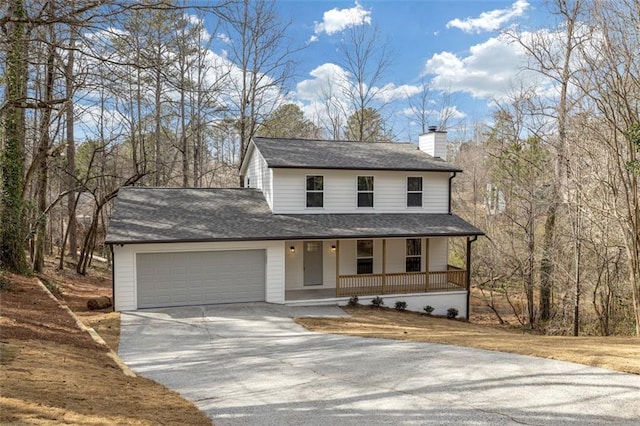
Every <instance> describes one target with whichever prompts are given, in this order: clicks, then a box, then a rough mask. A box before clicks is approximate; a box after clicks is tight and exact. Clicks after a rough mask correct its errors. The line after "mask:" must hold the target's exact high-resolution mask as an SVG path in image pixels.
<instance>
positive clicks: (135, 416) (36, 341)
mask: <svg viewBox="0 0 640 426" xmlns="http://www.w3.org/2000/svg"><path fill="white" fill-rule="evenodd" d="M45 278H51V277H45ZM82 278H83V277H80V276H78V277H74V279H73V280H72V281H73V283H72V284H71V285H70V288H73V289H75V290H72V291H67V289H66V287H65V285H64V284H63V283H65V282H66V278H60V280H59V281H58V285H59V286H60V291H61V292H62V297H63V299H64V298H66V299H65V301H68V302H69V304H70V305H71V306H72V307H75V308H76V309H80V310H81V309H82V308H81V306H82V304H83V302H84V310H85V311H86V310H87V309H86V300H84V299H85V298H90V297H93V296H94V295H95V294H96V291H97V292H99V291H100V288H101V287H100V285H98V287H97V290H91V289H90V287H91V284H81V283H80V281H82ZM94 278H95V277H94ZM98 278H99V277H98ZM5 279H6V280H9V281H10V283H11V286H10V288H9V290H3V291H0V306H2V310H1V314H2V315H1V316H0V423H1V424H7V423H11V424H16V423H17V424H59V423H65V424H96V425H111V424H123V425H124V424H127V425H151V424H153V425H156V424H195V425H206V424H211V421H210V420H209V419H207V418H206V416H204V414H202V413H201V412H200V411H198V409H197V408H196V407H195V406H194V405H193V404H192V403H190V402H188V401H186V400H184V399H183V398H182V397H180V395H179V394H177V393H176V392H173V391H171V390H169V389H167V388H165V387H164V386H161V385H160V384H158V383H156V382H153V381H151V380H148V379H144V378H142V377H135V378H131V377H127V376H125V375H124V374H123V373H122V371H121V370H120V369H119V368H118V366H117V365H116V364H115V363H114V362H113V361H112V360H111V359H110V358H109V357H108V356H107V351H106V348H104V346H101V345H99V344H97V343H95V342H94V341H93V339H91V337H90V336H89V334H88V333H86V332H83V331H81V330H80V329H79V328H78V327H77V325H76V324H75V321H74V320H73V318H72V317H71V316H70V315H69V314H68V312H67V311H65V310H64V309H61V308H60V307H59V306H58V304H57V303H56V302H55V301H54V300H52V299H50V298H49V297H48V295H47V294H46V293H45V292H44V290H43V289H42V288H41V287H40V286H39V285H38V284H37V283H36V281H35V278H25V277H19V276H6V277H5ZM63 279H64V281H63ZM100 282H102V281H100ZM49 285H51V283H49ZM101 285H102V286H104V282H102V284H101ZM107 287H108V286H107ZM72 309H73V308H72ZM81 314H82V318H83V321H84V322H86V323H87V324H89V325H90V326H94V325H95V326H96V328H97V329H98V330H100V329H102V331H103V338H104V339H105V340H107V341H108V342H109V344H110V345H114V346H117V335H119V315H118V314H116V313H112V312H111V313H109V312H102V313H99V315H98V316H90V315H89V314H88V313H84V314H83V313H82V312H81ZM105 330H106V331H107V332H105ZM110 335H111V336H110Z"/></svg>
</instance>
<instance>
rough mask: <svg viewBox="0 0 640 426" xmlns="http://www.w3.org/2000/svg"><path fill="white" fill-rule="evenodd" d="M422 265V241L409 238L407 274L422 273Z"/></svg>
mask: <svg viewBox="0 0 640 426" xmlns="http://www.w3.org/2000/svg"><path fill="white" fill-rule="evenodd" d="M421 263H422V240H421V239H420V238H407V260H406V271H407V272H420V264H421Z"/></svg>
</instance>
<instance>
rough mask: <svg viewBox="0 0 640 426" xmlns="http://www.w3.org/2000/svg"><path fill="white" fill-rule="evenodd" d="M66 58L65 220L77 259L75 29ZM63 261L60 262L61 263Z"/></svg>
mask: <svg viewBox="0 0 640 426" xmlns="http://www.w3.org/2000/svg"><path fill="white" fill-rule="evenodd" d="M69 47H70V48H69V52H68V55H69V56H68V60H67V64H66V66H65V70H64V72H65V91H66V96H67V110H66V127H67V146H66V148H67V167H66V176H65V183H66V187H67V191H69V195H67V220H68V225H67V227H68V228H69V231H68V234H69V237H68V241H69V256H70V257H71V259H73V260H78V223H77V221H76V197H75V190H74V189H75V186H76V142H75V138H74V133H73V126H74V124H75V119H74V116H73V113H74V111H73V83H74V81H73V80H74V79H73V64H74V48H75V29H74V28H71V30H70V41H69ZM60 256H62V257H64V246H63V247H62V250H61V251H60ZM62 264H63V263H62V262H61V265H62Z"/></svg>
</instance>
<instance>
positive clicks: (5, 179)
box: [0, 0, 28, 273]
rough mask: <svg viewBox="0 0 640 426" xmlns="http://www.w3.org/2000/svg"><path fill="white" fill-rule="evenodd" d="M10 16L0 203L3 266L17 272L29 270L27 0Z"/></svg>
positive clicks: (14, 4) (18, 1)
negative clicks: (25, 191)
mask: <svg viewBox="0 0 640 426" xmlns="http://www.w3.org/2000/svg"><path fill="white" fill-rule="evenodd" d="M7 15H8V16H9V17H11V18H13V19H14V20H13V21H9V22H8V23H7V28H8V31H7V36H8V43H7V52H6V67H5V78H6V82H7V85H6V89H5V90H6V91H5V94H6V103H5V105H6V107H5V112H4V127H5V129H4V132H5V144H4V150H3V151H4V152H2V154H1V155H0V162H1V166H2V169H1V173H0V174H1V175H2V186H3V190H2V193H1V197H2V198H1V200H2V202H1V203H0V206H1V208H2V215H1V217H0V221H1V222H0V268H2V269H7V270H10V271H13V272H17V273H26V272H27V271H28V266H27V258H26V254H25V249H26V244H25V241H26V238H25V237H26V235H25V232H24V218H23V214H24V202H23V199H22V191H23V188H24V175H23V174H24V164H23V161H24V144H25V115H24V109H23V108H21V106H20V105H19V103H20V102H22V101H24V99H25V97H26V92H27V62H26V26H25V24H24V22H23V20H26V18H27V13H26V10H25V7H24V0H12V1H11V3H10V4H9V6H8V10H7Z"/></svg>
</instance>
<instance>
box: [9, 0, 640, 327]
mask: <svg viewBox="0 0 640 426" xmlns="http://www.w3.org/2000/svg"><path fill="white" fill-rule="evenodd" d="M638 10H640V3H639V2H638V1H637V0H621V1H619V2H615V3H609V2H605V3H601V2H589V1H583V0H574V1H567V0H555V1H553V2H551V3H550V5H549V17H550V21H553V22H555V26H554V27H552V28H550V29H548V30H547V31H537V32H518V31H516V30H508V31H505V33H504V34H503V35H502V37H505V38H508V39H509V40H510V41H511V42H512V43H515V44H517V45H518V46H520V47H521V48H522V49H523V50H524V51H525V52H526V54H527V57H528V59H529V62H528V69H527V70H526V71H527V72H529V73H530V74H528V75H536V76H538V77H539V79H536V81H537V83H536V85H533V86H532V85H525V84H524V83H523V84H522V85H521V86H517V87H514V89H513V91H512V93H510V94H509V96H508V97H505V99H506V100H504V99H503V100H500V101H496V103H495V104H496V106H495V108H494V111H493V117H492V119H491V120H489V121H488V122H485V123H453V116H452V108H451V102H452V100H451V97H450V94H446V93H445V94H440V95H438V94H436V91H431V90H430V89H429V87H428V84H427V83H426V82H425V81H422V84H421V85H420V89H421V91H420V92H419V93H407V96H406V97H407V98H408V100H409V106H410V108H409V115H410V119H411V120H413V121H414V122H415V123H416V124H417V126H418V127H419V128H420V129H421V131H422V132H424V131H426V129H427V127H428V126H429V125H431V124H438V126H439V127H440V128H441V129H445V130H446V129H447V128H449V127H450V126H452V125H457V126H458V128H459V127H460V126H461V125H466V126H467V128H469V129H470V130H469V131H468V132H466V134H465V133H462V136H460V137H459V138H458V140H456V141H455V143H454V144H451V147H452V148H453V149H452V150H451V152H450V156H451V157H450V160H451V161H454V162H456V163H458V164H460V165H461V167H462V168H463V169H464V170H465V173H464V174H462V175H461V176H459V177H458V178H457V179H456V180H454V182H456V187H455V188H454V198H455V200H456V203H457V206H456V211H457V212H459V213H460V214H461V215H463V216H464V217H465V218H467V219H468V220H470V221H472V222H473V223H474V224H476V225H478V226H479V227H480V228H481V229H483V230H485V231H486V232H487V235H488V238H486V239H482V240H481V241H480V242H479V243H477V244H476V254H477V256H476V257H475V261H474V266H473V271H472V272H473V280H474V283H475V285H476V286H477V287H478V288H480V289H481V291H482V292H483V294H484V295H485V297H486V301H487V304H488V305H489V306H491V305H492V295H493V294H495V293H500V294H501V295H505V296H506V297H507V298H508V300H510V301H512V306H513V309H514V312H515V313H516V316H517V318H518V320H519V321H520V322H521V324H522V325H523V326H526V327H530V328H534V329H540V330H544V331H546V332H548V333H562V334H576V335H577V334H580V333H592V334H625V333H627V334H628V333H634V334H637V335H640V201H639V199H638V198H639V194H638V192H639V187H638V185H639V183H638V177H639V175H640V159H639V156H640V124H639V123H640V119H639V117H638V99H640V96H639V95H640V90H639V89H640V69H638V59H637V58H638V57H639V55H638V53H640V52H638V49H639V48H638V46H640V43H638V41H640V18H639V14H638ZM290 25H291V23H290V22H286V21H283V20H282V19H281V17H280V16H279V15H278V12H277V9H276V4H275V3H274V2H272V1H267V0H255V1H250V0H223V1H218V2H216V3H211V4H210V5H207V6H197V7H196V6H193V5H191V4H189V2H187V1H184V2H181V1H178V0H176V1H170V0H162V1H160V0H158V1H153V0H145V1H141V2H137V3H132V2H124V1H118V0H107V1H104V0H103V1H93V0H66V1H63V0H49V1H41V0H8V1H6V2H5V3H4V4H3V5H2V6H0V27H1V28H2V32H1V33H0V44H1V45H2V49H1V50H0V78H1V81H2V83H3V84H2V89H0V90H2V91H1V92H0V93H1V96H2V110H1V112H0V121H1V124H2V125H1V126H0V140H1V143H2V154H1V156H0V174H1V178H2V195H1V199H0V201H1V204H0V267H1V268H2V269H3V270H9V271H14V272H19V273H26V272H28V271H30V270H34V271H36V272H38V271H41V270H42V268H43V264H44V258H45V255H48V254H56V255H57V256H58V262H59V264H58V266H59V268H65V267H67V263H66V260H67V257H70V258H71V260H72V263H71V264H73V265H74V267H75V268H76V270H77V272H79V273H86V271H87V268H88V267H89V266H90V263H91V261H92V259H93V257H92V256H93V254H94V253H97V254H104V255H105V256H107V257H108V252H107V251H105V250H104V247H103V244H102V241H103V239H104V235H105V232H106V226H107V223H108V216H109V214H110V211H111V201H112V200H113V198H115V196H116V195H117V193H118V190H119V188H121V187H123V186H127V185H143V186H184V187H188V186H196V187H221V186H237V185H238V184H239V177H238V175H237V166H238V164H239V161H240V160H241V158H242V156H243V154H244V152H245V150H246V147H247V144H248V141H249V140H250V139H251V137H253V136H254V135H264V136H272V137H306V138H328V139H348V140H358V141H394V140H396V139H397V137H396V136H395V132H394V129H393V126H392V125H391V124H390V123H391V122H392V120H390V118H391V117H389V116H388V114H389V111H390V109H389V108H387V107H388V104H390V103H391V102H392V101H390V100H388V98H387V97H385V96H384V93H383V90H384V82H385V78H386V71H387V70H388V67H389V65H390V63H391V61H392V55H391V53H390V52H388V51H387V49H386V47H385V46H386V45H385V43H384V41H383V40H381V36H380V34H379V31H378V29H377V28H376V27H375V26H371V25H359V26H358V25H356V26H352V27H350V28H348V29H346V30H345V33H344V35H343V37H342V38H341V41H340V43H341V45H340V49H339V52H340V53H339V55H338V56H337V57H336V58H334V59H335V62H336V63H338V64H339V65H340V67H341V69H342V70H343V71H344V72H345V75H344V77H340V75H339V74H336V73H334V74H333V75H334V77H333V78H332V79H327V80H325V81H323V82H322V83H323V86H322V92H323V93H322V101H321V102H316V103H314V105H313V108H314V109H315V110H314V113H315V118H314V119H310V118H309V117H308V116H306V115H305V114H304V113H303V110H302V109H301V108H300V106H299V105H297V104H295V103H293V102H291V101H290V100H289V97H288V93H289V90H290V85H291V84H292V81H293V80H292V77H293V75H294V74H295V71H296V59H297V58H298V55H299V54H300V52H301V51H302V50H303V49H304V46H303V45H299V44H298V43H297V42H296V41H295V40H292V39H291V37H290V33H289V26H290ZM222 51H224V52H225V53H224V54H216V53H214V52H222ZM523 71H524V70H523ZM434 103H436V104H438V103H439V104H438V110H439V112H438V113H437V114H435V115H434V113H433V105H434ZM496 313H497V314H498V315H499V313H498V312H497V310H496Z"/></svg>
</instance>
